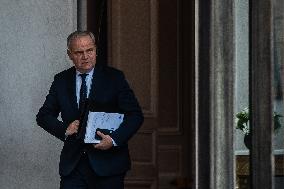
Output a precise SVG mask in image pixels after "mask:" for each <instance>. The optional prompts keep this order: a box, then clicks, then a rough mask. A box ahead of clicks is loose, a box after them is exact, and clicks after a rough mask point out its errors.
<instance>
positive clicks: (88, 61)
mask: <svg viewBox="0 0 284 189" xmlns="http://www.w3.org/2000/svg"><path fill="white" fill-rule="evenodd" d="M68 56H69V58H70V59H71V60H72V62H73V64H74V65H75V68H76V69H77V70H78V71H79V72H81V73H86V72H89V71H91V70H92V68H93V67H94V66H95V64H96V46H95V44H94V42H93V40H92V38H91V37H90V36H82V37H77V38H75V39H73V40H72V41H71V44H70V49H69V50H68Z"/></svg>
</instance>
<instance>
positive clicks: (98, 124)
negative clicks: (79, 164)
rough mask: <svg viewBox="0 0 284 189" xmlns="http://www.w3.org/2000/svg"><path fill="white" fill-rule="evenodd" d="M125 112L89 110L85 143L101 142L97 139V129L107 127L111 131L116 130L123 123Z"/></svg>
mask: <svg viewBox="0 0 284 189" xmlns="http://www.w3.org/2000/svg"><path fill="white" fill-rule="evenodd" d="M123 118H124V114H119V113H106V112H89V115H88V121H87V126H86V134H85V139H84V142H85V143H100V140H98V139H96V138H95V136H96V130H97V129H107V130H109V133H112V132H113V131H115V130H116V129H117V128H118V127H119V126H120V124H121V123H122V121H123Z"/></svg>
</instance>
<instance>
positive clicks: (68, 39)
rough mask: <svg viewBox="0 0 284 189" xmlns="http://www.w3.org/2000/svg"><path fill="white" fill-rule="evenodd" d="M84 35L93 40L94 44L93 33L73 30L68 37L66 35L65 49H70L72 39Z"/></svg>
mask: <svg viewBox="0 0 284 189" xmlns="http://www.w3.org/2000/svg"><path fill="white" fill-rule="evenodd" d="M84 36H90V37H91V39H92V40H93V42H94V45H96V38H95V36H94V34H93V33H92V32H90V31H74V32H73V33H71V34H70V35H69V36H68V37H67V49H68V50H71V49H70V48H71V43H72V41H73V40H74V39H76V38H78V37H84Z"/></svg>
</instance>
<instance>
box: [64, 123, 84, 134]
mask: <svg viewBox="0 0 284 189" xmlns="http://www.w3.org/2000/svg"><path fill="white" fill-rule="evenodd" d="M79 124H80V121H79V120H75V121H73V122H72V123H70V124H69V126H68V127H67V129H66V133H65V135H66V136H69V135H73V134H74V133H77V132H78V128H79Z"/></svg>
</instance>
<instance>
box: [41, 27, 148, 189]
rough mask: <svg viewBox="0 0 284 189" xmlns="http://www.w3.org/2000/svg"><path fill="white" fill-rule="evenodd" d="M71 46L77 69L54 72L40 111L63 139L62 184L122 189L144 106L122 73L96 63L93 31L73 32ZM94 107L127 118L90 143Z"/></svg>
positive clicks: (50, 128)
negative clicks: (87, 134) (86, 133)
mask: <svg viewBox="0 0 284 189" xmlns="http://www.w3.org/2000/svg"><path fill="white" fill-rule="evenodd" d="M67 47H68V50H67V53H68V56H69V58H70V59H71V60H72V62H73V63H74V67H71V68H69V69H67V70H65V71H63V72H61V73H59V74H57V75H55V77H54V81H53V83H52V85H51V87H50V90H49V94H48V95H47V97H46V100H45V102H44V104H43V106H42V107H41V108H40V110H39V112H38V114H37V123H38V125H39V126H40V127H42V128H43V129H44V130H46V131H47V132H49V133H50V134H52V135H54V136H55V137H57V138H58V139H60V140H62V141H63V142H64V146H63V149H62V151H61V156H60V163H59V174H60V176H61V181H60V188H61V189H79V188H80V189H123V188H124V177H125V174H126V172H127V171H128V170H129V169H130V158H129V152H128V145H127V142H128V140H129V139H130V138H131V137H132V136H133V135H134V134H135V133H136V132H137V130H138V129H139V127H140V126H141V125H142V123H143V114H142V111H141V108H140V106H139V104H138V102H137V99H136V98H135V96H134V93H133V91H132V90H131V89H130V87H129V85H128V83H127V81H126V80H125V78H124V75H123V73H122V72H121V71H119V70H116V69H114V68H110V67H107V66H103V65H99V64H96V44H95V38H94V35H93V34H92V33H91V32H88V31H76V32H73V33H72V34H70V35H69V37H68V38H67ZM89 110H91V111H98V112H118V113H123V114H124V119H123V122H122V123H121V125H120V126H119V128H118V129H117V130H115V131H114V132H112V133H111V134H109V133H108V134H107V133H102V132H99V131H98V132H97V135H98V136H99V137H101V142H100V143H99V144H85V143H84V141H83V138H84V130H85V125H86V123H85V122H86V119H85V118H86V112H88V111H89ZM59 113H61V118H62V121H60V120H59V119H58V116H59ZM82 136H83V137H82Z"/></svg>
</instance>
